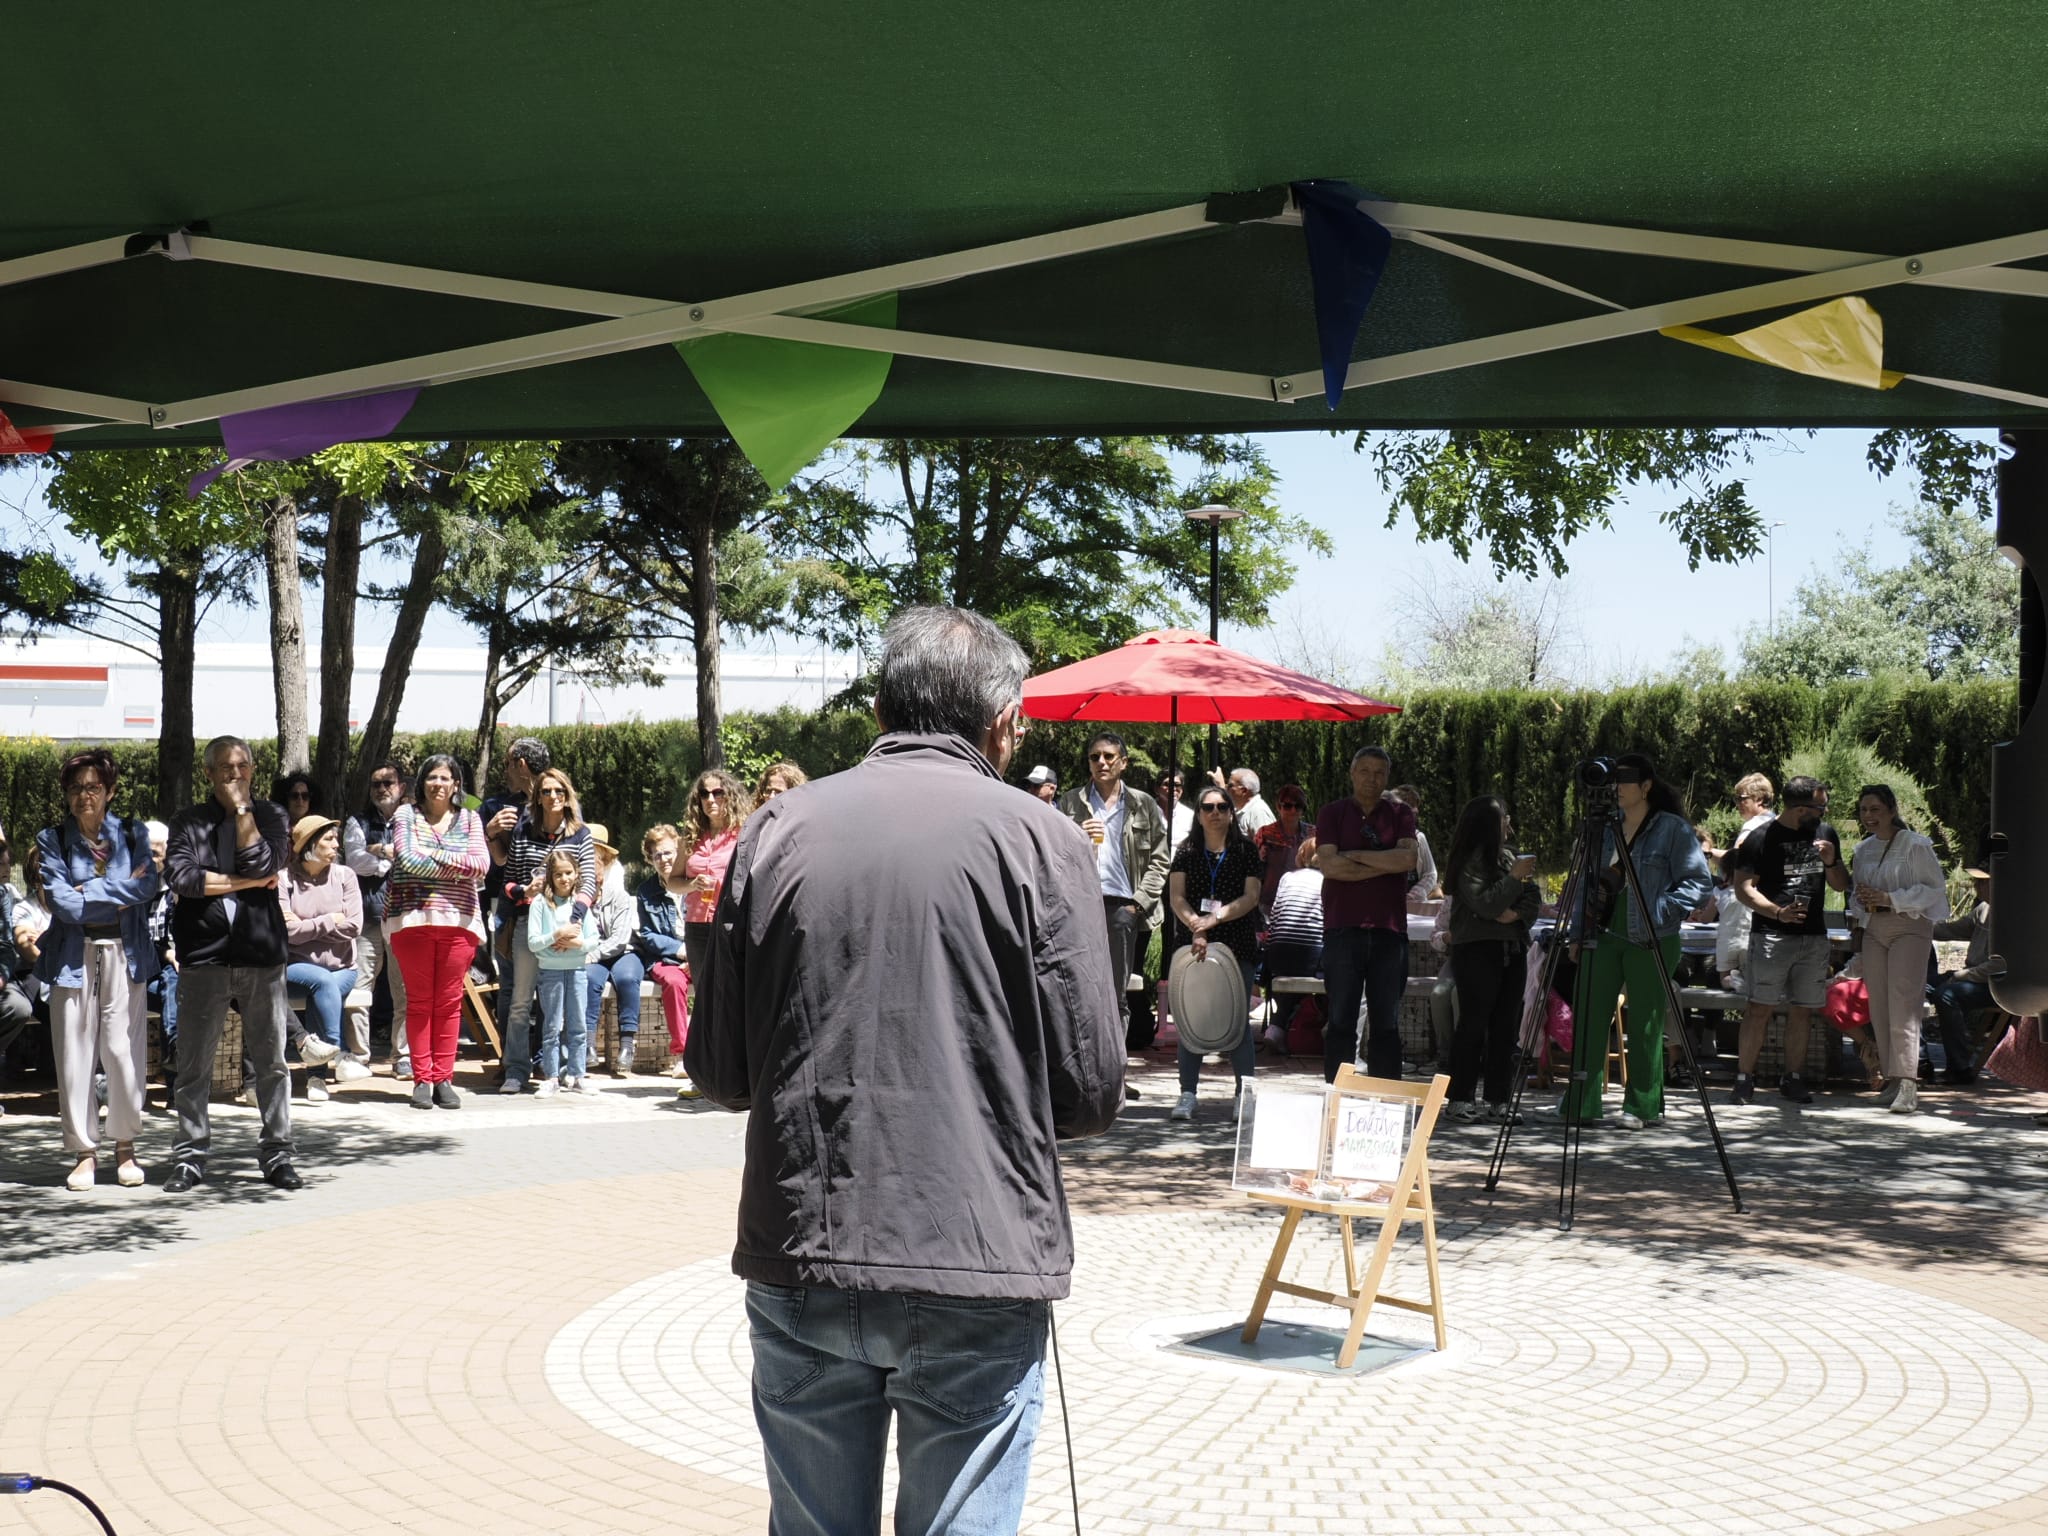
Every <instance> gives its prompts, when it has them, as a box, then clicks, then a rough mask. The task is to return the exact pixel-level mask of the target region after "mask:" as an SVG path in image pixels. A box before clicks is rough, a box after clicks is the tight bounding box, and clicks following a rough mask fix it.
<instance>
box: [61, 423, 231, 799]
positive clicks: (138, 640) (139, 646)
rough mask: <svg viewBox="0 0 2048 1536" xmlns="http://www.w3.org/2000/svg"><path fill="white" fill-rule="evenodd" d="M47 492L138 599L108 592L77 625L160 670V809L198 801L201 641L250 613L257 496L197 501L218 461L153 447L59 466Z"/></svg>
mask: <svg viewBox="0 0 2048 1536" xmlns="http://www.w3.org/2000/svg"><path fill="white" fill-rule="evenodd" d="M56 460H57V468H56V473H55V474H54V475H53V476H52V477H51V480H50V484H49V488H48V490H47V492H46V495H47V498H48V500H49V503H50V506H51V507H52V508H53V509H54V510H55V511H57V512H58V513H59V514H61V515H62V516H63V517H64V519H65V521H66V522H67V523H68V525H69V526H70V529H71V532H72V534H73V536H75V537H78V538H82V539H90V540H91V541H92V542H93V543H95V544H97V545H98V546H99V548H100V552H101V554H102V555H103V556H104V557H106V558H107V559H108V560H110V561H117V562H119V563H120V564H121V565H122V566H123V567H124V568H125V572H126V576H127V585H128V587H129V588H131V589H133V594H134V595H131V594H130V593H128V592H122V593H114V592H111V591H109V592H102V593H100V594H98V596H97V597H96V598H95V599H94V600H93V601H91V602H90V603H88V604H86V605H84V607H83V608H82V609H81V610H80V611H79V612H78V613H77V614H76V615H75V616H74V619H73V624H74V627H77V628H80V629H89V630H90V632H91V633H93V634H95V635H97V636H100V637H101V638H103V639H107V640H111V641H113V642H114V643H115V644H117V645H122V646H125V647H127V648H128V649H130V650H133V651H135V652H137V653H138V654H140V655H143V656H146V657H148V658H149V659H150V660H152V661H154V662H155V663H156V664H157V666H158V668H159V670H160V672H161V674H162V679H163V693H162V715H161V721H160V724H161V728H162V738H163V749H162V751H161V752H160V753H159V754H158V756H157V802H158V804H159V805H164V806H171V807H176V806H181V805H185V804H187V803H188V802H189V801H190V800H191V798H192V784H193V779H192V768H193V740H192V674H193V663H194V643H195V641H194V636H195V634H196V632H197V630H198V627H199V623H200V620H201V619H203V618H204V617H205V614H206V611H207V610H208V608H210V607H211V606H212V605H213V604H214V603H215V602H218V601H221V600H223V599H225V600H227V601H228V602H231V603H244V604H246V603H248V602H249V601H251V598H252V592H253V582H254V574H253V570H252V564H253V561H254V557H255V552H256V550H257V548H258V545H259V541H260V535H261V521H260V518H259V517H258V516H257V515H255V512H254V508H253V506H252V503H251V501H250V499H249V497H248V496H247V494H246V488H244V487H242V486H240V485H237V484H234V483H225V484H224V483H223V482H221V481H216V482H214V484H213V485H211V486H210V487H208V488H207V489H206V490H205V491H204V492H202V493H201V494H200V495H199V496H197V497H187V496H186V494H185V485H186V482H187V481H188V480H189V479H190V478H191V477H192V476H193V475H194V474H196V473H198V472H199V471H200V470H202V469H205V468H207V467H208V466H209V465H211V464H214V463H216V462H218V460H219V453H218V451H217V450H214V449H207V448H146V449H131V450H126V451H119V452H108V451H100V452H88V451H83V450H81V451H75V452H66V453H59V454H57V455H56Z"/></svg>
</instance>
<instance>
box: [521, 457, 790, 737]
mask: <svg viewBox="0 0 2048 1536" xmlns="http://www.w3.org/2000/svg"><path fill="white" fill-rule="evenodd" d="M556 469H557V473H558V474H559V475H560V477H561V480H562V483H563V484H564V485H567V486H569V487H571V488H573V489H575V490H577V491H579V492H581V493H582V494H583V495H585V496H587V497H589V498H591V500H592V502H593V504H594V505H596V506H597V507H599V508H601V509H602V511H603V514H604V515H603V516H602V517H601V518H600V519H599V521H598V523H597V525H596V527H595V529H594V531H593V533H592V535H591V539H590V542H589V544H588V546H587V547H588V548H589V550H590V552H591V554H592V555H593V556H594V558H595V559H596V561H597V562H598V569H597V570H596V571H593V573H592V579H593V580H597V579H600V578H601V579H603V580H604V581H605V582H607V583H608V587H607V590H609V591H610V592H612V593H614V594H615V595H616V596H617V597H618V598H620V599H623V600H625V602H626V604H627V607H628V610H629V612H630V613H631V614H632V616H633V619H634V622H635V623H636V624H637V625H638V626H639V632H640V634H641V635H642V636H643V637H644V638H646V639H648V640H652V639H655V638H669V639H677V640H683V641H687V642H688V643H689V645H690V647H691V650H692V652H693V655H694V658H695V663H696V691H697V729H698V733H699V736H700V739H701V740H702V741H703V744H704V761H705V762H706V764H708V765H710V766H713V767H716V766H718V765H720V764H722V763H724V762H725V752H726V742H725V731H724V720H725V708H724V700H723V697H722V694H721V690H720V687H719V656H720V650H721V647H722V645H723V642H724V632H725V631H726V630H727V629H728V628H730V629H738V630H743V631H750V632H753V633H760V632H763V631H765V630H768V629H772V628H774V627H776V625H777V623H778V621H779V620H781V619H782V618H783V617H784V616H785V614H786V613H787V612H788V609H789V600H790V597H791V594H792V591H793V587H792V579H791V576H790V573H789V568H788V567H786V566H785V565H784V563H783V562H782V561H781V560H779V559H778V558H776V556H775V555H774V554H773V553H772V552H771V550H770V548H769V545H768V542H767V541H766V539H765V538H764V537H763V531H764V529H766V528H767V527H768V526H769V525H770V522H771V520H772V519H771V511H770V507H771V497H770V492H769V489H768V486H767V484H766V482H764V481H763V480H762V479H761V476H760V475H759V474H758V473H757V472H756V471H755V469H754V467H753V465H752V464H750V463H748V462H747V457H746V455H745V454H743V453H741V452H740V451H739V447H738V445H737V444H735V443H734V442H733V441H732V440H731V439H730V438H684V439H669V438H629V439H621V440H617V441H612V442H578V443H565V444H563V445H562V448H561V451H560V454H559V455H558V458H557V462H556Z"/></svg>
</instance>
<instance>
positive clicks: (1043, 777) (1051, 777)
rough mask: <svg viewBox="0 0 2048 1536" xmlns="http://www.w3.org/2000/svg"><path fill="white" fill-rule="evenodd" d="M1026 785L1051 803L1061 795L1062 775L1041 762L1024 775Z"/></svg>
mask: <svg viewBox="0 0 2048 1536" xmlns="http://www.w3.org/2000/svg"><path fill="white" fill-rule="evenodd" d="M1024 787H1025V788H1026V789H1028V790H1030V791H1031V793H1033V794H1034V795H1036V796H1038V798H1039V799H1041V800H1043V801H1045V803H1046V804H1048V805H1050V804H1052V802H1053V801H1055V800H1057V799H1059V797H1060V776H1059V775H1058V774H1056V773H1054V772H1053V771H1052V770H1051V769H1050V768H1048V767H1046V766H1045V764H1043V763H1040V764H1039V765H1038V766H1037V767H1036V768H1034V769H1032V770H1031V771H1030V772H1029V773H1027V774H1025V775H1024Z"/></svg>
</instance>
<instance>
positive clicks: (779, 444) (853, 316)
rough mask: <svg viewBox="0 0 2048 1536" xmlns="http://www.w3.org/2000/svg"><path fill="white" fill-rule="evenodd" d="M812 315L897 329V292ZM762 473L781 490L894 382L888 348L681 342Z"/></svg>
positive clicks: (718, 339)
mask: <svg viewBox="0 0 2048 1536" xmlns="http://www.w3.org/2000/svg"><path fill="white" fill-rule="evenodd" d="M811 318H813V319H817V320H836V321H839V322H840V323H842V324H846V325H872V326H879V327H882V328H883V329H886V330H894V329H895V328H896V295H895V294H893V293H883V294H877V295H876V296H875V297H873V298H870V299H862V300H860V301H859V302H857V303H853V304H847V305H843V306H841V307H840V308H838V309H828V310H824V311H821V312H820V313H819V314H817V315H814V316H812V317H811ZM676 350H677V351H678V352H680V353H682V354H683V361H684V362H686V363H688V364H689V365H690V372H691V373H693V374H695V375H696V377H697V384H698V386H699V387H700V388H701V389H702V390H703V391H704V393H705V394H706V395H707V396H709V397H710V400H711V404H712V407H713V408H714V409H715V410H716V411H717V412H718V419H719V420H720V421H722V422H724V423H725V429H726V430H727V431H728V432H730V433H732V435H733V440H734V441H735V442H737V443H738V444H739V445H740V449H741V451H742V452H744V453H745V454H746V456H747V457H748V458H749V459H751V460H752V461H753V464H754V468H756V469H758V470H759V471H760V472H761V478H762V479H763V480H766V481H767V482H768V483H769V485H771V486H773V487H774V488H775V489H777V490H780V489H781V488H782V487H783V486H785V485H787V484H788V483H789V482H790V480H791V479H792V478H793V477H794V476H795V474H796V472H797V471H798V470H800V469H802V468H803V467H804V466H805V465H806V464H808V463H810V462H811V461H812V460H813V459H815V458H817V456H818V455H819V454H820V453H822V452H824V450H825V447H826V445H827V444H829V443H830V442H831V441H832V440H833V439H834V438H836V437H838V436H839V435H840V434H841V433H842V432H844V431H845V430H846V429H847V428H848V427H850V426H852V425H853V424H854V423H855V422H856V421H859V420H860V419H861V417H862V416H863V415H865V414H866V412H867V408H868V407H869V406H871V405H873V404H874V403H875V401H876V400H877V399H878V398H879V397H880V396H881V393H882V386H883V384H885V383H887V382H888V378H889V364H890V363H892V362H894V361H895V357H894V354H892V353H888V352H860V351H856V350H854V349H853V348H850V347H826V346H819V345H818V344H816V343H814V342H808V341H783V340H780V339H779V338H776V337H772V336H737V335H730V334H720V335H715V336H698V337H693V338H692V339H690V340H689V341H679V342H677V343H676Z"/></svg>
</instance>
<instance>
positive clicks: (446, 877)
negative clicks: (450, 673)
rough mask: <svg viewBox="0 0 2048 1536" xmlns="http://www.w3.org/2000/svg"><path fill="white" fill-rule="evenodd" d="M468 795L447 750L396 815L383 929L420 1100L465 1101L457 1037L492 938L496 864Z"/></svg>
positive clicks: (456, 1104) (428, 1103) (430, 1104)
mask: <svg viewBox="0 0 2048 1536" xmlns="http://www.w3.org/2000/svg"><path fill="white" fill-rule="evenodd" d="M461 801H462V766H461V764H459V763H457V762H456V761H455V759H454V758H452V757H449V756H447V755H446V754H445V753H444V754H442V755H440V756H436V757H430V758H428V759H427V760H426V762H424V763H423V764H421V765H420V772H419V778H418V780H417V782H416V783H415V784H414V786H413V803H412V804H411V805H407V806H401V807H400V808H399V811H398V814H397V816H396V817H394V818H393V819H392V822H391V875H390V878H389V881H388V883H387V884H386V885H385V887H384V891H385V902H384V934H385V937H386V938H387V939H388V940H389V941H390V944H391V953H392V956H393V958H394V959H396V960H397V962H398V968H399V973H400V974H401V975H403V976H404V977H405V1035H406V1039H407V1040H408V1041H409V1042H410V1043H411V1046H412V1067H413V1085H412V1107H413V1108H414V1109H432V1108H434V1107H435V1106H436V1105H438V1106H440V1107H441V1108H442V1109H460V1108H461V1107H462V1101H461V1100H460V1099H458V1098H457V1097H456V1096H455V1081H454V1079H455V1038H456V1036H457V1035H458V1034H459V1033H460V1032H461V1028H462V982H463V978H464V977H466V976H467V975H468V974H469V963H470V961H471V960H472V959H474V958H475V956H476V947H477V945H478V944H480V943H482V942H483V937H484V924H483V916H482V911H481V908H480V906H479V904H478V902H477V882H478V881H480V880H482V879H483V877H484V876H485V874H487V873H488V872H489V870H490V867H491V850H490V845H489V844H488V843H486V842H485V841H484V824H483V820H482V818H480V817H479V816H478V815H477V813H476V812H475V811H471V810H465V809H464V808H463V806H462V803H461Z"/></svg>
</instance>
